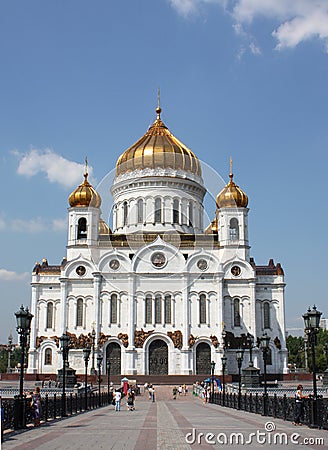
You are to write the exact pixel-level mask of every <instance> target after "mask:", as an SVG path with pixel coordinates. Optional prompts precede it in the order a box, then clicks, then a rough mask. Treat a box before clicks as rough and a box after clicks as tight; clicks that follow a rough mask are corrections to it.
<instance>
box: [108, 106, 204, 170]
mask: <svg viewBox="0 0 328 450" xmlns="http://www.w3.org/2000/svg"><path fill="white" fill-rule="evenodd" d="M161 111H162V110H161V108H160V106H158V107H157V108H156V113H157V118H156V120H155V122H154V123H153V124H152V125H151V127H150V128H149V129H148V131H147V132H146V134H145V135H144V136H142V137H141V138H140V139H139V140H138V141H137V142H136V143H135V144H133V145H132V146H131V147H130V148H128V149H127V150H126V151H125V152H124V153H123V154H122V155H121V156H120V157H119V158H118V160H117V163H116V175H121V174H123V173H126V172H132V171H134V170H137V169H139V170H142V169H146V168H149V169H156V168H162V169H168V168H171V169H174V170H184V171H186V172H192V173H194V174H196V175H198V176H200V177H201V176H202V170H201V166H200V162H199V160H198V158H197V157H196V156H195V155H194V153H193V152H192V151H191V150H190V149H189V148H188V147H186V146H185V145H184V144H183V143H182V142H180V141H179V139H177V138H176V137H175V136H173V134H172V133H171V132H170V131H169V129H168V128H167V127H166V125H165V124H164V123H163V122H162V120H161Z"/></svg>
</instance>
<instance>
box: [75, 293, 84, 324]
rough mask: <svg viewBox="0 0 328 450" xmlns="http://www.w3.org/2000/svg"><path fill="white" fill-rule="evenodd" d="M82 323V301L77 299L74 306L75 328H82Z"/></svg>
mask: <svg viewBox="0 0 328 450" xmlns="http://www.w3.org/2000/svg"><path fill="white" fill-rule="evenodd" d="M82 322H83V300H82V299H81V298H79V299H78V301H77V305H76V326H77V327H82Z"/></svg>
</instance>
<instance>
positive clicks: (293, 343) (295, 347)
mask: <svg viewBox="0 0 328 450" xmlns="http://www.w3.org/2000/svg"><path fill="white" fill-rule="evenodd" d="M286 345H287V349H288V363H289V364H295V365H296V367H305V355H304V339H303V338H302V337H301V336H298V337H296V336H287V340H286Z"/></svg>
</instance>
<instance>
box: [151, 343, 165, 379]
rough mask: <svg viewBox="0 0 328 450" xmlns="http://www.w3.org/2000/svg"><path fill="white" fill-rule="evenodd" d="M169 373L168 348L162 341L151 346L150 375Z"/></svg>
mask: <svg viewBox="0 0 328 450" xmlns="http://www.w3.org/2000/svg"><path fill="white" fill-rule="evenodd" d="M168 373H169V365H168V348H167V344H166V343H165V342H164V341H162V340H161V339H156V340H155V341H153V342H152V343H151V344H150V346H149V375H167V374H168Z"/></svg>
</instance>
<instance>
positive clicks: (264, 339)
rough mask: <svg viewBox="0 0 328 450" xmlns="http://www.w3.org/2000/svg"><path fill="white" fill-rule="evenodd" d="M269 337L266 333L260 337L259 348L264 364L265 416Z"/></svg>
mask: <svg viewBox="0 0 328 450" xmlns="http://www.w3.org/2000/svg"><path fill="white" fill-rule="evenodd" d="M270 339H271V338H270V336H268V335H267V334H266V333H264V334H263V336H261V337H260V346H261V350H262V353H263V363H264V372H263V375H264V380H263V381H264V403H263V413H264V415H265V416H266V415H267V413H268V411H267V403H268V402H267V372H266V369H267V357H268V351H269V345H270Z"/></svg>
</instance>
